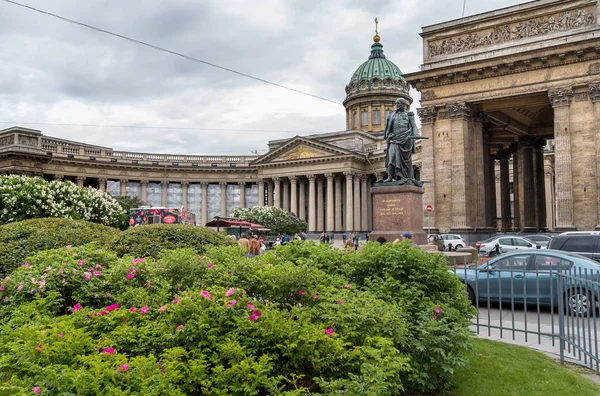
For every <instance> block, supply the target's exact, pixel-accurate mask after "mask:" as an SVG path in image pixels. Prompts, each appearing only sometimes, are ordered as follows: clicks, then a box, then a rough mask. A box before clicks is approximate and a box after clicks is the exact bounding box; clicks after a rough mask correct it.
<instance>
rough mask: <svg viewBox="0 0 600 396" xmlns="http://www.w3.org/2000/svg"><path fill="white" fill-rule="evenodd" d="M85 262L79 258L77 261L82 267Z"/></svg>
mask: <svg viewBox="0 0 600 396" xmlns="http://www.w3.org/2000/svg"><path fill="white" fill-rule="evenodd" d="M84 264H85V261H83V260H79V261H78V262H77V265H78V266H80V267H81V266H83V265H84Z"/></svg>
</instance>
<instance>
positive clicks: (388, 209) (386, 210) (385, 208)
mask: <svg viewBox="0 0 600 396" xmlns="http://www.w3.org/2000/svg"><path fill="white" fill-rule="evenodd" d="M381 203H382V206H380V207H378V208H376V210H378V211H379V215H380V216H404V207H403V206H402V200H401V199H399V198H394V199H384V200H382V201H381Z"/></svg>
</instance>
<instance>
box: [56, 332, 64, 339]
mask: <svg viewBox="0 0 600 396" xmlns="http://www.w3.org/2000/svg"><path fill="white" fill-rule="evenodd" d="M57 335H58V338H64V337H65V335H64V334H63V333H58V334H57Z"/></svg>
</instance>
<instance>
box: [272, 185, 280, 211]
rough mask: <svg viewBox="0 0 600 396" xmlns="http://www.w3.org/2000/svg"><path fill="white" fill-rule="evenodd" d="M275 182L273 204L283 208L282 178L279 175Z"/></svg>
mask: <svg viewBox="0 0 600 396" xmlns="http://www.w3.org/2000/svg"><path fill="white" fill-rule="evenodd" d="M273 184H274V189H273V190H274V191H273V206H275V207H277V208H281V180H280V179H279V178H278V177H274V178H273Z"/></svg>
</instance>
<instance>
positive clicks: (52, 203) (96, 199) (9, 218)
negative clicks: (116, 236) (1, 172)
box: [0, 175, 129, 227]
mask: <svg viewBox="0 0 600 396" xmlns="http://www.w3.org/2000/svg"><path fill="white" fill-rule="evenodd" d="M45 217H62V218H67V219H76V220H86V221H91V222H93V223H99V224H104V225H107V226H111V227H123V226H126V225H127V222H128V220H129V219H128V216H127V212H126V211H125V210H124V209H123V208H122V207H121V205H119V203H118V202H117V201H116V200H115V199H114V198H113V197H111V196H110V195H108V194H107V193H106V192H104V191H100V190H98V189H96V188H93V187H85V188H84V187H78V186H76V185H75V184H73V183H71V182H70V181H59V180H54V181H51V182H48V181H46V180H44V179H42V178H41V177H27V176H17V175H8V176H0V224H7V223H12V222H16V221H21V220H26V219H35V218H45Z"/></svg>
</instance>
